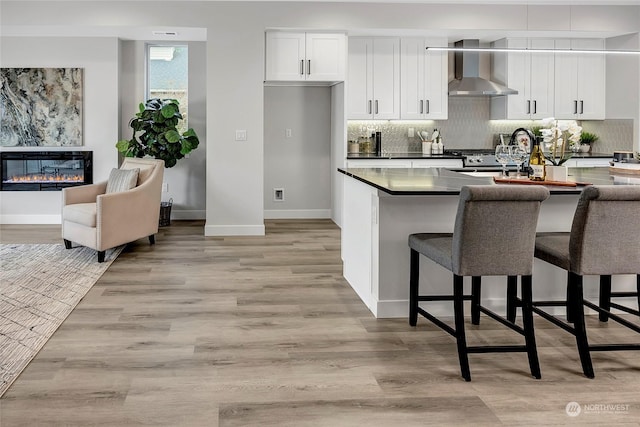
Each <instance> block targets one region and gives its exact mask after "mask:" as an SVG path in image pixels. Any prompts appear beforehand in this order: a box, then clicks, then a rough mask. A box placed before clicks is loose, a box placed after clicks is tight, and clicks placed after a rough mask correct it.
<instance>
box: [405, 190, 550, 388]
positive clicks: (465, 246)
mask: <svg viewBox="0 0 640 427" xmlns="http://www.w3.org/2000/svg"><path fill="white" fill-rule="evenodd" d="M548 197H549V190H547V189H546V188H545V187H543V186H538V185H535V186H529V187H521V186H513V187H511V186H504V185H474V186H465V187H462V189H461V191H460V200H459V203H458V211H457V214H456V219H455V226H454V231H453V234H432V233H417V234H411V235H410V236H409V247H410V248H411V259H410V265H411V271H410V283H409V324H410V325H411V326H415V325H416V323H417V320H418V314H421V315H422V316H424V317H425V318H427V319H428V320H430V321H431V322H433V323H434V324H435V325H436V326H438V327H440V328H441V329H443V330H444V331H445V332H447V333H449V334H450V335H452V336H454V337H455V338H456V342H457V347H458V358H459V360H460V371H461V373H462V377H463V378H464V379H465V380H466V381H471V373H470V370H469V358H468V354H469V353H489V352H519V351H521V352H525V351H526V352H527V355H528V357H529V368H530V370H531V375H532V376H534V377H535V378H540V365H539V362H538V353H537V350H536V342H535V335H534V330H533V315H532V305H531V301H532V290H531V283H532V276H531V275H532V270H533V251H534V245H535V235H536V226H537V222H538V213H539V211H540V204H541V203H542V201H544V200H545V199H547V198H548ZM420 254H422V255H424V256H425V257H427V258H429V259H431V260H433V261H435V262H436V263H438V264H440V265H441V266H443V267H444V268H446V269H448V270H449V271H451V272H452V273H453V295H419V289H418V287H419V286H418V285H419V267H420V259H419V256H420ZM464 276H471V277H472V293H471V295H464V292H463V278H464ZM482 276H511V277H517V276H521V294H522V299H521V300H518V301H519V302H520V305H521V307H522V317H523V327H520V326H519V325H517V324H516V323H515V322H511V321H508V320H507V319H505V318H503V317H501V316H500V315H498V314H497V313H495V312H493V311H491V310H489V309H487V308H485V307H483V306H482V305H481V304H480V302H481V298H480V290H481V280H482ZM515 298H517V297H515ZM469 299H471V317H472V322H473V323H474V324H478V322H479V321H480V312H483V313H485V314H486V315H488V316H489V317H491V318H493V319H495V320H497V321H499V322H500V323H502V324H503V325H505V326H507V327H509V328H510V329H512V330H514V331H516V332H517V333H519V334H521V335H523V336H524V337H525V345H494V346H467V343H466V337H465V329H464V301H465V300H469ZM423 301H453V309H454V325H455V327H453V328H452V327H451V326H449V325H448V324H446V323H445V322H443V321H442V320H440V319H438V318H436V317H435V316H433V315H432V314H431V313H429V312H427V311H426V310H425V309H424V308H422V307H419V306H418V303H419V302H423Z"/></svg>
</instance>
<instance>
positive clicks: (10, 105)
mask: <svg viewBox="0 0 640 427" xmlns="http://www.w3.org/2000/svg"><path fill="white" fill-rule="evenodd" d="M82 104H83V69H82V68H1V69H0V146H3V147H68V146H80V145H83V144H82V123H83V122H82Z"/></svg>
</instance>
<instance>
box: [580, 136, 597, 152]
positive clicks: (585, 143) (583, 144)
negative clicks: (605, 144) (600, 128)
mask: <svg viewBox="0 0 640 427" xmlns="http://www.w3.org/2000/svg"><path fill="white" fill-rule="evenodd" d="M598 139H599V137H598V135H596V134H595V133H591V132H582V135H580V151H582V152H584V153H586V152H589V151H591V146H592V145H593V143H594V142H596V141H597V140H598Z"/></svg>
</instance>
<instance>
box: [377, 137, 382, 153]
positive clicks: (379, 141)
mask: <svg viewBox="0 0 640 427" xmlns="http://www.w3.org/2000/svg"><path fill="white" fill-rule="evenodd" d="M376 155H377V156H381V155H382V132H376Z"/></svg>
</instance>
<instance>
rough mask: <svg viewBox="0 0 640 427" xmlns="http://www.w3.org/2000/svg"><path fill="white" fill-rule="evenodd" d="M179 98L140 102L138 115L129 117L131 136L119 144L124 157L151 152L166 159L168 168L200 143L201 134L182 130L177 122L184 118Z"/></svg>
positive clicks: (145, 154)
mask: <svg viewBox="0 0 640 427" xmlns="http://www.w3.org/2000/svg"><path fill="white" fill-rule="evenodd" d="M178 105H179V104H178V101H177V100H176V99H159V98H152V99H149V100H148V101H147V102H146V103H140V107H139V111H138V113H136V116H135V117H134V118H132V119H131V120H130V121H129V126H130V127H131V128H132V129H133V135H132V136H131V139H129V140H126V139H123V140H120V141H118V142H117V144H116V148H117V149H118V151H119V152H120V153H122V154H123V155H124V156H125V157H145V156H150V157H154V158H156V159H162V160H164V165H165V167H167V168H170V167H173V166H175V165H176V163H177V161H178V160H180V159H181V158H183V157H184V156H185V154H188V153H190V152H191V151H192V150H195V149H196V148H197V147H198V144H199V142H200V141H199V140H198V136H197V135H196V133H195V132H194V130H193V129H191V128H189V129H187V130H186V131H185V132H183V133H182V134H181V133H180V132H179V131H178V129H177V126H178V123H179V122H180V120H182V114H180V109H179V108H178Z"/></svg>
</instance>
